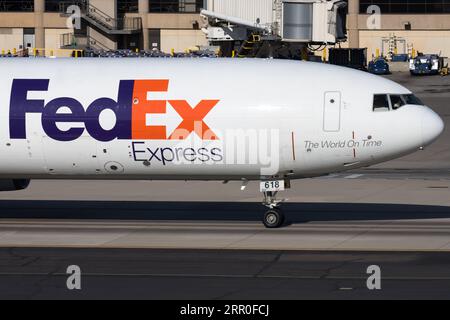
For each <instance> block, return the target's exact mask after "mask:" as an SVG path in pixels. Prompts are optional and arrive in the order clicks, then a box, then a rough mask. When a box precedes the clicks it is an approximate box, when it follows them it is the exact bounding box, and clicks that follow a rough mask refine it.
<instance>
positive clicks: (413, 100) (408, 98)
mask: <svg viewBox="0 0 450 320" xmlns="http://www.w3.org/2000/svg"><path fill="white" fill-rule="evenodd" d="M402 97H403V99H404V100H405V104H414V105H418V106H423V102H422V101H420V99H419V98H417V97H416V96H415V95H413V94H404V95H402Z"/></svg>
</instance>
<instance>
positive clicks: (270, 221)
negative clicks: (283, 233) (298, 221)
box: [263, 191, 284, 228]
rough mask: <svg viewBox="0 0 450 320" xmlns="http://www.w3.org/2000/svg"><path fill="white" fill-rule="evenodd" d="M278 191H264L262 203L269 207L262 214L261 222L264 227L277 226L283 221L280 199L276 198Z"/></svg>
mask: <svg viewBox="0 0 450 320" xmlns="http://www.w3.org/2000/svg"><path fill="white" fill-rule="evenodd" d="M277 193H278V192H276V191H275V192H272V191H266V192H264V202H263V205H265V206H266V207H268V208H269V210H268V211H266V213H265V214H264V217H263V224H264V226H265V227H266V228H279V227H281V226H282V225H283V223H284V214H283V212H282V211H281V208H280V203H281V202H282V200H277V199H276V195H277Z"/></svg>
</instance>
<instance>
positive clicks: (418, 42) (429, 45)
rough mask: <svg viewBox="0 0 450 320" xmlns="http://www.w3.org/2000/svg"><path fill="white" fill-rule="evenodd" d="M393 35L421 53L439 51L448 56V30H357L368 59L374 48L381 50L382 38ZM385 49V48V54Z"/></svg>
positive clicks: (401, 48)
mask: <svg viewBox="0 0 450 320" xmlns="http://www.w3.org/2000/svg"><path fill="white" fill-rule="evenodd" d="M390 35H395V36H396V37H399V38H404V39H405V41H406V44H407V46H408V45H409V46H411V47H412V48H414V49H415V50H416V51H420V52H423V53H441V54H442V56H445V57H450V30H446V31H432V32H430V31H426V30H418V31H414V30H413V31H405V30H373V31H369V30H361V31H359V38H360V46H361V47H362V48H365V47H366V48H367V56H368V58H369V59H370V58H371V57H372V55H375V54H376V50H377V49H379V50H380V52H381V50H382V45H381V44H382V38H383V37H389V36H390ZM402 50H403V46H399V51H398V53H408V52H402ZM386 53H387V50H385V54H386Z"/></svg>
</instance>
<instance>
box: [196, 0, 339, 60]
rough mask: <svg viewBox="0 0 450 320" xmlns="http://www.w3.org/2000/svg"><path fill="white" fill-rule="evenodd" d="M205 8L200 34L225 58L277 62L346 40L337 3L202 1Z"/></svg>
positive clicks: (335, 0)
mask: <svg viewBox="0 0 450 320" xmlns="http://www.w3.org/2000/svg"><path fill="white" fill-rule="evenodd" d="M207 8H208V10H202V11H201V16H202V17H203V20H204V25H203V28H202V31H203V32H204V33H205V35H206V38H207V39H208V41H209V42H210V44H211V45H219V46H220V47H221V49H222V50H221V51H222V53H223V55H225V56H229V55H230V54H231V51H233V50H234V51H235V52H237V54H238V55H239V56H243V57H244V56H261V57H264V56H281V57H282V56H283V55H289V52H290V51H295V52H297V53H298V52H301V51H302V50H303V49H305V48H309V49H310V50H314V49H316V50H317V49H319V48H323V47H324V46H326V45H330V44H331V45H333V44H336V43H339V42H343V41H346V40H347V37H346V15H347V2H346V1H342V0H246V1H242V0H208V1H207ZM283 52H284V53H283Z"/></svg>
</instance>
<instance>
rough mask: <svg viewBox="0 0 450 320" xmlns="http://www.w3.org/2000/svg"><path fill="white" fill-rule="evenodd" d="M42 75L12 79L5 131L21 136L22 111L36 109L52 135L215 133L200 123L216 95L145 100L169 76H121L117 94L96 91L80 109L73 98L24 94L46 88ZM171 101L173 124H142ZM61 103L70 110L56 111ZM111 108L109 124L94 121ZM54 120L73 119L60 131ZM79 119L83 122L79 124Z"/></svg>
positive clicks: (102, 137) (210, 136) (179, 136)
mask: <svg viewBox="0 0 450 320" xmlns="http://www.w3.org/2000/svg"><path fill="white" fill-rule="evenodd" d="M49 82H50V80H48V79H14V80H13V83H12V89H11V99H10V118H9V119H10V120H9V121H10V122H9V128H10V137H11V139H26V115H27V114H28V113H40V114H41V115H42V128H43V130H44V132H45V133H46V134H47V135H48V136H49V137H50V138H52V139H55V140H58V141H73V140H76V139H78V138H79V137H80V136H81V135H82V134H83V133H84V130H86V131H87V132H88V133H89V135H90V136H91V137H92V138H94V139H96V140H98V141H104V142H107V141H112V140H114V139H121V140H130V139H139V140H185V139H187V137H188V136H189V135H191V134H194V133H195V134H196V135H198V136H199V137H200V138H201V139H203V140H217V139H218V138H217V136H216V135H215V134H214V132H213V131H212V130H211V129H210V128H209V127H208V125H207V124H206V123H205V121H204V118H205V117H206V115H207V114H208V113H209V112H210V111H211V110H212V109H213V108H214V107H215V106H216V105H217V104H218V103H219V101H220V100H201V101H200V102H198V103H197V104H196V105H190V104H189V103H188V102H187V101H186V100H147V95H148V94H149V93H150V94H151V92H167V91H168V87H169V80H121V81H120V83H119V92H118V96H117V100H114V99H111V98H108V97H102V98H98V99H96V100H95V101H93V102H92V103H91V104H90V105H89V106H88V107H87V108H86V109H85V108H84V107H83V105H82V104H81V103H80V102H79V101H78V100H76V99H74V98H70V97H61V98H56V99H53V100H51V101H49V102H47V103H45V101H44V100H38V99H28V94H29V93H30V92H36V91H37V92H39V91H48V86H49ZM168 106H170V107H172V108H173V109H174V110H175V111H176V112H177V113H178V114H179V115H180V116H181V118H182V119H183V120H182V121H181V123H180V124H179V125H178V127H177V128H176V129H175V130H174V131H173V132H172V133H170V134H167V130H166V126H161V125H147V121H146V118H147V115H148V114H164V113H166V109H167V107H168ZM61 108H65V109H69V110H70V112H66V113H61V112H58V111H59V110H60V109H61ZM107 109H109V110H111V111H113V112H114V114H115V117H116V123H115V125H114V127H113V128H112V129H108V130H106V129H104V128H103V127H102V126H101V124H100V120H99V118H100V114H101V113H102V112H103V111H104V110H107ZM57 123H69V124H70V123H73V125H72V126H70V129H68V130H65V131H62V130H60V129H59V128H58V126H57ZM80 123H82V124H83V125H80Z"/></svg>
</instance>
